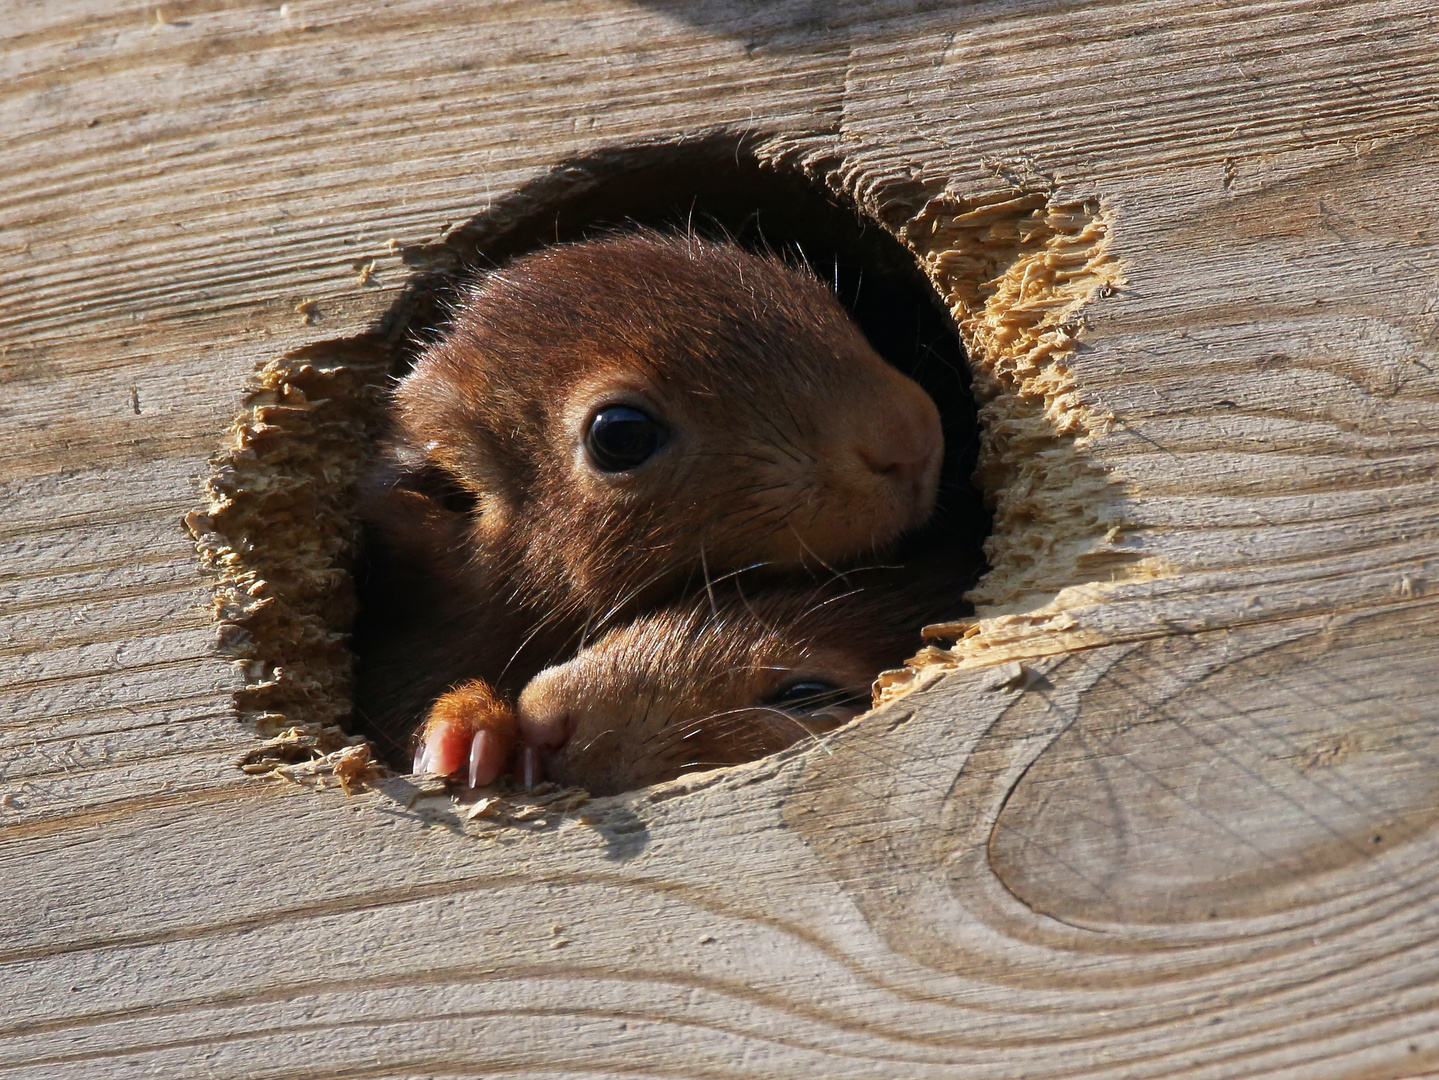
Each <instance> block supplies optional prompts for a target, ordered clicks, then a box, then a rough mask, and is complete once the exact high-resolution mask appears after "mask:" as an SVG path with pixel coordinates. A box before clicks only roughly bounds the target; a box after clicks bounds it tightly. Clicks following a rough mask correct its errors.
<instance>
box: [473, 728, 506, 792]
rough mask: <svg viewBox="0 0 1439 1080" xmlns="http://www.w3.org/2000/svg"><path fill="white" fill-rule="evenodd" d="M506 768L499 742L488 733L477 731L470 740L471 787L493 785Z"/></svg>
mask: <svg viewBox="0 0 1439 1080" xmlns="http://www.w3.org/2000/svg"><path fill="white" fill-rule="evenodd" d="M504 767H505V757H504V753H503V752H502V751H501V749H500V745H499V740H498V739H496V738H495V736H494V735H493V734H492V733H491V732H488V731H477V732H475V737H474V738H473V739H472V740H470V787H472V788H473V787H481V786H483V785H485V784H493V783H494V782H495V778H496V777H497V776H499V775H500V772H501V771H502V770H503V769H504Z"/></svg>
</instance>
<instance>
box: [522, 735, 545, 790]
mask: <svg viewBox="0 0 1439 1080" xmlns="http://www.w3.org/2000/svg"><path fill="white" fill-rule="evenodd" d="M518 771H519V774H520V786H521V787H523V788H524V789H525V790H526V791H533V790H534V789H535V785H536V784H538V783H539V782H540V752H539V751H538V750H536V749H535V748H534V747H533V746H522V747H520V767H519V770H518Z"/></svg>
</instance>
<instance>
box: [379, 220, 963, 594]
mask: <svg viewBox="0 0 1439 1080" xmlns="http://www.w3.org/2000/svg"><path fill="white" fill-rule="evenodd" d="M942 456H943V436H942V435H941V432H940V422H939V415H938V411H937V409H936V408H935V405H934V403H933V402H932V401H931V400H930V398H929V396H928V395H927V394H925V392H924V391H923V390H921V389H920V388H919V386H918V385H917V384H915V383H914V382H913V381H911V380H910V379H909V378H907V377H906V376H904V375H903V374H901V373H900V372H899V371H897V370H896V369H894V368H893V367H890V366H889V365H888V364H886V363H885V362H884V361H883V360H882V359H881V358H880V357H879V356H878V355H877V354H876V353H875V351H874V350H873V349H872V348H871V347H870V345H869V343H868V342H867V341H866V340H865V338H864V336H863V334H862V333H861V332H860V331H859V329H858V328H857V327H856V326H855V325H854V324H853V322H851V321H850V319H849V318H848V316H847V315H846V314H845V312H844V310H843V309H842V308H841V307H840V306H839V304H838V303H837V302H836V301H835V299H834V298H833V297H832V296H831V295H830V293H829V292H828V291H827V290H826V289H825V288H824V287H823V286H822V285H821V284H820V283H819V282H818V281H817V280H816V279H815V278H814V277H813V276H811V275H810V274H808V273H806V272H804V271H803V270H800V269H797V268H795V267H791V266H788V265H786V264H785V263H783V262H782V261H780V260H779V259H777V258H773V257H769V256H764V255H757V254H753V253H751V252H747V251H745V250H743V249H741V248H739V247H737V246H735V245H732V244H728V243H719V242H712V241H708V240H701V239H697V238H694V237H683V236H667V235H661V234H657V233H652V232H638V233H631V234H626V235H619V236H614V237H610V238H607V239H601V240H593V241H587V242H584V243H578V244H569V245H558V246H555V247H551V248H547V249H545V250H542V251H539V252H537V253H535V254H532V255H528V256H525V257H523V258H521V259H519V260H517V261H515V262H514V263H511V264H510V265H509V266H507V267H505V268H503V269H500V270H497V271H495V272H492V273H489V274H487V275H485V276H484V277H483V278H481V279H480V280H479V282H478V283H477V285H476V286H475V287H474V288H473V289H472V291H471V292H470V293H469V294H468V296H467V297H466V298H465V299H464V301H463V303H462V304H460V305H459V307H458V309H457V310H456V312H455V315H454V320H453V323H452V325H451V327H450V328H449V330H448V332H447V333H446V334H445V336H444V338H443V339H442V340H440V341H439V342H437V343H436V344H434V345H432V346H431V347H429V348H427V349H426V350H425V351H424V352H423V354H422V355H421V356H420V358H419V360H418V361H417V363H416V364H415V367H414V369H413V370H412V371H411V372H410V373H409V374H408V375H406V376H405V377H404V378H403V379H402V380H401V382H400V384H399V386H398V388H397V390H396V392H395V413H394V430H393V432H392V435H391V441H390V444H389V458H390V470H391V474H392V476H391V479H390V480H389V483H390V484H391V485H392V487H394V488H406V487H414V488H416V489H419V490H421V491H427V493H426V494H422V495H421V496H420V498H421V499H427V500H428V503H427V504H426V505H425V506H423V507H421V508H420V509H422V510H423V514H419V516H422V517H425V519H426V524H425V529H426V530H428V531H427V535H429V536H440V537H449V538H453V543H454V544H455V545H458V546H460V547H463V548H466V549H467V550H468V553H470V554H476V553H477V554H478V555H479V558H480V560H481V561H482V562H483V563H484V564H485V565H486V566H487V567H488V568H489V572H490V573H497V574H499V575H500V577H501V579H503V580H504V582H505V587H506V589H508V590H509V591H510V592H511V593H512V594H513V595H514V596H515V597H517V598H518V599H520V600H522V601H523V602H525V603H526V604H529V605H533V606H536V607H538V608H541V609H544V610H547V611H551V612H556V611H558V612H570V613H575V614H579V613H584V614H589V615H593V614H599V615H601V616H603V615H605V614H607V613H610V612H612V611H614V610H616V609H618V608H621V607H623V606H624V604H625V603H626V602H628V601H630V600H632V599H634V598H635V597H638V596H640V595H650V596H654V595H659V593H657V592H656V591H655V590H657V589H658V590H660V592H662V591H663V590H664V589H665V588H673V587H676V585H677V583H680V582H682V581H683V579H684V578H685V577H686V576H687V575H693V576H694V577H698V576H699V575H700V574H701V573H710V574H713V573H716V572H721V571H727V570H730V569H735V568H738V567H743V566H749V565H753V564H765V565H769V566H771V567H775V568H780V569H793V568H795V567H797V566H800V565H803V564H806V562H808V563H809V565H814V564H815V563H820V564H825V563H842V562H845V561H853V560H856V559H859V558H862V557H864V556H867V555H871V554H872V553H873V552H876V551H880V550H883V549H884V548H885V547H886V546H887V545H890V544H891V543H892V542H893V541H894V540H895V539H896V538H897V537H899V536H900V534H901V533H903V532H905V531H906V530H909V529H911V528H913V527H915V526H918V525H920V524H921V523H923V522H924V521H925V520H926V518H927V517H928V516H929V514H930V512H931V510H932V509H933V505H934V498H935V490H936V486H937V483H938V475H939V469H940V462H941V458H942ZM435 477H440V478H441V480H440V484H439V486H440V487H441V488H443V489H444V492H443V497H441V496H436V495H435V494H434V488H435ZM415 478H421V480H422V481H423V482H419V481H416V480H415ZM426 485H428V489H427V488H426ZM397 505H398V504H397ZM416 513H417V514H418V513H419V512H418V511H416ZM446 521H448V525H447V524H446V523H445V522H446ZM446 542H447V543H448V542H451V541H448V540H447V541H446Z"/></svg>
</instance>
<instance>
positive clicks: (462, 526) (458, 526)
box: [360, 458, 478, 578]
mask: <svg viewBox="0 0 1439 1080" xmlns="http://www.w3.org/2000/svg"><path fill="white" fill-rule="evenodd" d="M441 472H443V470H438V468H437V467H434V468H431V467H423V468H419V469H412V468H407V467H406V466H405V465H403V464H401V463H400V462H398V461H396V460H395V459H394V458H391V459H390V460H389V461H387V462H386V465H385V467H384V468H381V469H378V470H376V471H375V473H373V474H372V475H371V476H370V477H369V478H368V480H367V481H366V482H365V483H364V484H363V485H362V487H361V491H360V516H361V518H362V519H363V520H364V521H365V522H367V523H368V524H369V526H370V528H372V529H373V530H374V531H375V533H376V534H377V535H378V537H379V539H380V541H381V543H382V544H383V546H384V547H385V548H387V549H388V550H389V551H391V552H392V553H393V554H394V555H395V556H397V557H398V558H399V559H401V560H402V561H404V562H405V563H408V564H409V565H410V566H411V567H412V568H423V569H424V570H427V571H428V572H430V573H432V574H435V575H437V576H439V577H441V578H451V577H454V576H457V575H458V574H459V573H460V572H461V567H460V566H459V565H458V562H457V558H458V556H457V553H458V552H461V551H463V550H464V549H465V534H466V532H467V530H468V529H469V528H470V526H471V523H472V522H473V520H474V518H473V511H474V509H475V507H476V506H477V505H478V500H477V499H476V498H475V497H474V495H473V494H471V493H470V492H468V491H466V490H465V489H464V488H463V486H462V485H460V484H459V482H458V481H457V480H456V479H455V478H454V477H453V476H452V475H450V474H449V473H444V474H443V475H439V473H441Z"/></svg>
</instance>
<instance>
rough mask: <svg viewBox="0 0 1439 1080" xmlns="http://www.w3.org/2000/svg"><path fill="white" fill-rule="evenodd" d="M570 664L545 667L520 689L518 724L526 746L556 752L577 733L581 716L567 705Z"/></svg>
mask: <svg viewBox="0 0 1439 1080" xmlns="http://www.w3.org/2000/svg"><path fill="white" fill-rule="evenodd" d="M569 666H570V665H568V664H562V665H560V666H559V667H551V668H545V670H543V671H541V672H540V673H539V674H538V675H536V676H535V677H534V678H533V679H531V680H530V684H529V685H528V686H526V687H525V688H524V690H523V691H522V692H521V693H520V698H519V701H518V702H517V704H518V706H519V707H518V708H517V709H516V710H515V724H516V727H517V728H518V729H519V736H520V741H521V742H522V743H524V744H525V745H526V746H532V747H534V748H535V749H537V750H540V751H543V752H544V753H547V754H553V753H556V752H557V751H559V750H561V749H563V748H564V746H565V744H566V743H568V742H569V741H570V738H571V736H573V735H574V733H575V728H576V727H577V726H578V725H579V720H580V718H579V717H578V716H576V715H575V714H574V712H573V711H572V710H571V709H570V708H568V705H569V704H570V701H571V699H572V695H569V696H567V694H566V677H567V675H568V674H569V672H568V670H567V669H568V668H569Z"/></svg>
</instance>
